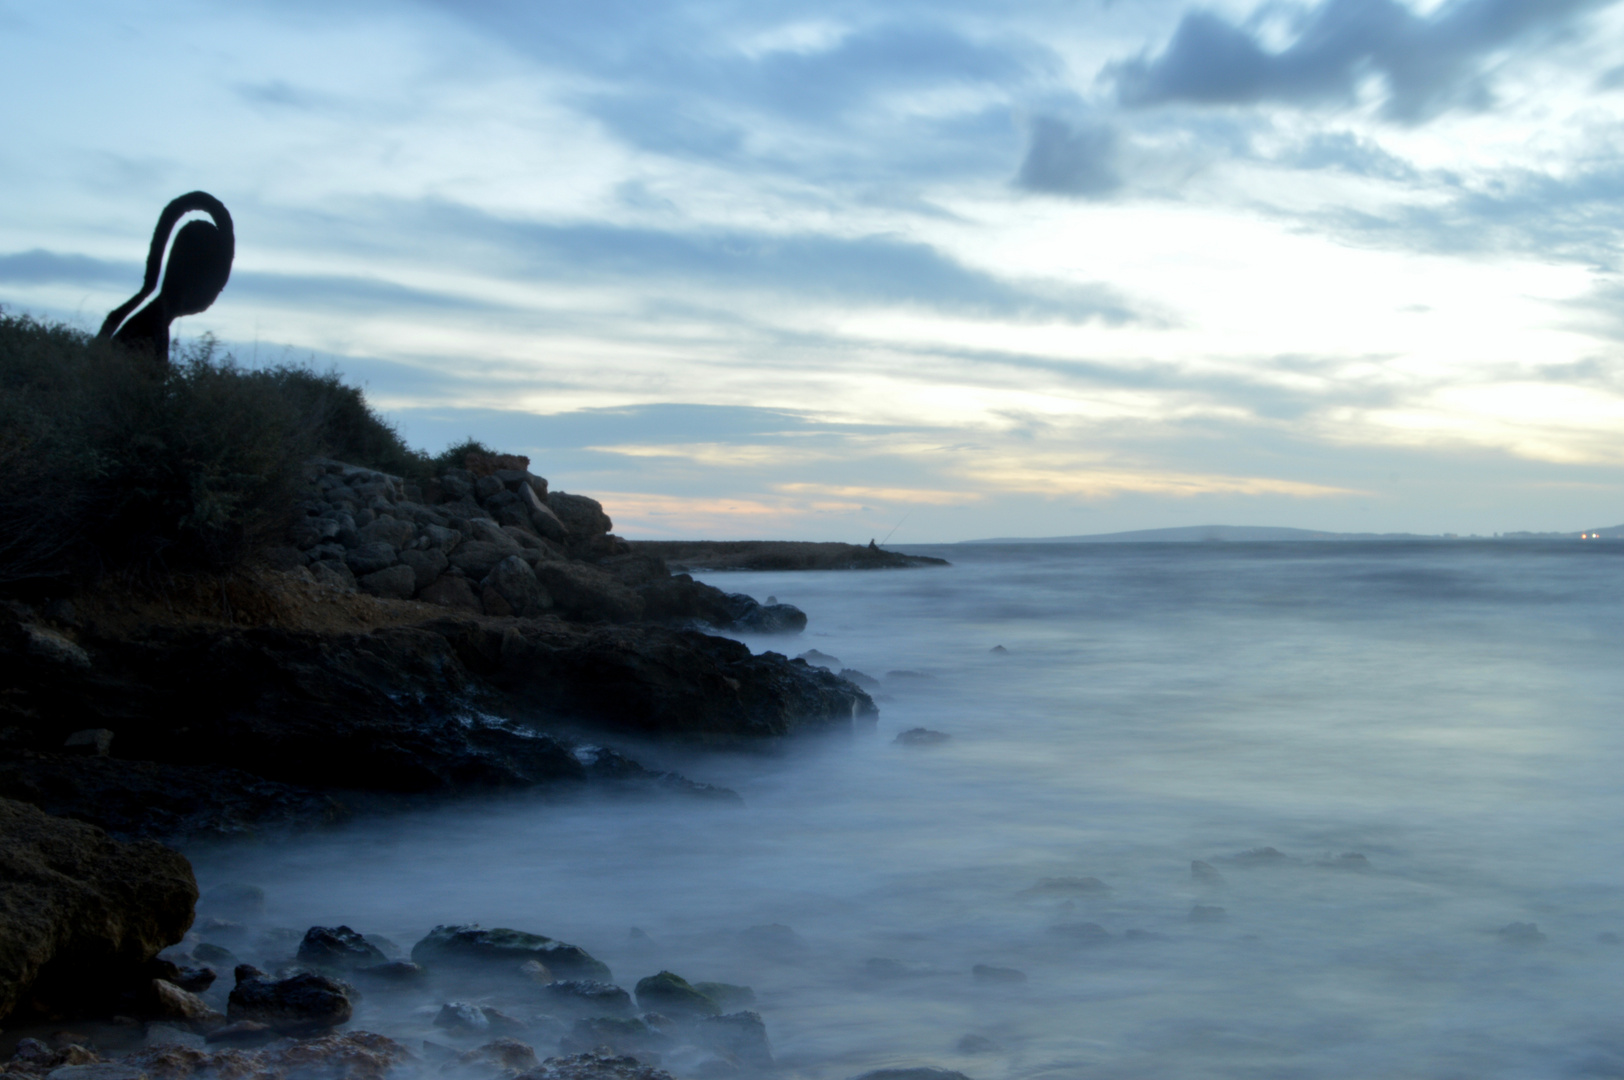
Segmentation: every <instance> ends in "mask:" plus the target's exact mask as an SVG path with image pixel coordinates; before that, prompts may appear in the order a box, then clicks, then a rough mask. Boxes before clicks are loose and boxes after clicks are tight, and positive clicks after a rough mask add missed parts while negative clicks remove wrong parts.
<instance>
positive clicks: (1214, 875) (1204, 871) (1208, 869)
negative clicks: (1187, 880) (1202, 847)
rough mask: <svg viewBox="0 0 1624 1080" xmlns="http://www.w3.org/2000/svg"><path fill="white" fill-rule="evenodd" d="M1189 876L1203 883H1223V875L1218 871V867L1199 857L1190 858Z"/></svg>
mask: <svg viewBox="0 0 1624 1080" xmlns="http://www.w3.org/2000/svg"><path fill="white" fill-rule="evenodd" d="M1190 876H1191V877H1193V878H1195V880H1197V881H1199V882H1201V884H1203V885H1222V884H1223V883H1224V875H1222V874H1220V873H1219V872H1218V868H1217V867H1216V866H1213V865H1212V864H1211V863H1206V862H1202V861H1201V860H1200V859H1192V860H1190Z"/></svg>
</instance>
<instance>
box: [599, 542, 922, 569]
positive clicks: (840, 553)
mask: <svg viewBox="0 0 1624 1080" xmlns="http://www.w3.org/2000/svg"><path fill="white" fill-rule="evenodd" d="M630 546H631V550H632V551H633V552H634V553H635V554H640V555H652V556H656V557H658V558H660V559H663V560H665V561H666V562H667V563H668V564H670V566H671V567H672V569H673V570H682V571H690V572H691V571H696V570H903V569H909V568H913V567H923V566H949V565H951V564H950V563H949V562H948V561H947V560H946V559H938V558H935V557H933V556H930V555H905V554H903V553H902V552H900V551H887V550H886V549H885V548H882V547H878V546H875V545H874V544H872V543H870V544H869V545H867V546H864V545H861V544H839V543H814V542H808V541H802V540H633V541H630Z"/></svg>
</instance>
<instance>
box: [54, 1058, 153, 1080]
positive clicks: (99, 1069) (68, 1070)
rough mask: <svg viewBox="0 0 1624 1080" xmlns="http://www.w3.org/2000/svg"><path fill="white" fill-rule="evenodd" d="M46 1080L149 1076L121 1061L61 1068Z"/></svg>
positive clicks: (142, 1078) (140, 1078)
mask: <svg viewBox="0 0 1624 1080" xmlns="http://www.w3.org/2000/svg"><path fill="white" fill-rule="evenodd" d="M45 1080H147V1074H146V1073H145V1072H144V1071H142V1070H141V1069H138V1068H136V1067H135V1066H133V1065H127V1064H125V1063H123V1062H120V1061H102V1062H97V1063H95V1064H91V1065H62V1066H59V1067H57V1068H55V1069H52V1070H51V1071H50V1072H48V1073H46V1074H45Z"/></svg>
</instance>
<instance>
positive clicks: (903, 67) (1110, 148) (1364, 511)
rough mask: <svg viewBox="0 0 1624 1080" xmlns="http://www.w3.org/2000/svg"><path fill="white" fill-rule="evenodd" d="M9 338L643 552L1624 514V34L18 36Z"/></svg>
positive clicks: (1344, 11)
mask: <svg viewBox="0 0 1624 1080" xmlns="http://www.w3.org/2000/svg"><path fill="white" fill-rule="evenodd" d="M0 97H3V99H4V100H5V101H7V102H8V103H9V104H10V108H8V109H7V120H6V129H7V136H6V137H5V138H4V139H0V207H3V208H4V209H3V210H0V306H3V307H4V308H5V309H6V310H7V311H8V312H10V313H13V314H18V313H29V314H32V315H34V316H36V317H39V318H44V319H55V320H61V321H66V322H68V323H71V324H73V325H76V326H79V327H82V328H84V329H87V330H94V329H95V328H96V327H97V326H99V325H100V322H101V319H102V317H103V315H105V313H106V312H107V311H108V310H109V309H111V308H112V307H114V306H116V305H117V304H119V303H120V302H122V301H123V300H124V299H126V298H127V297H128V296H129V295H131V294H132V293H133V292H134V291H135V290H136V288H137V286H138V285H139V282H140V276H141V274H140V267H141V264H142V261H143V259H144V257H145V252H146V245H147V243H148V239H149V237H150V234H151V229H152V227H153V223H154V222H155V221H156V219H157V215H158V211H159V210H160V209H161V208H162V207H163V205H164V204H165V203H167V202H168V201H169V200H170V199H171V198H173V197H174V196H176V195H179V194H181V193H183V192H186V191H191V190H194V189H203V190H206V191H209V192H211V193H212V194H214V195H216V196H218V197H219V198H220V199H221V200H223V201H224V202H225V204H226V205H227V206H228V207H229V208H230V209H231V212H232V215H233V218H234V220H235V223H236V233H237V259H236V264H235V269H234V270H233V273H232V277H231V281H230V283H229V284H228V285H227V287H226V289H225V291H224V293H223V294H222V295H221V297H220V298H219V300H218V301H217V302H216V303H215V305H214V306H213V307H212V308H211V309H210V310H209V311H207V312H205V313H203V314H201V315H197V316H193V317H189V318H186V319H182V320H180V321H178V322H177V323H176V324H175V327H174V330H175V333H176V335H177V337H179V338H182V339H195V338H196V337H198V336H200V335H202V334H205V333H208V334H213V335H215V336H216V337H218V338H219V339H220V340H221V341H223V342H225V343H226V345H227V346H228V348H229V349H230V350H231V351H232V353H233V355H235V356H236V358H237V359H238V360H239V361H240V362H241V363H243V364H250V365H255V364H273V363H295V364H311V365H314V366H315V367H317V368H319V369H322V370H326V369H328V368H330V367H336V368H337V369H338V370H340V371H342V372H343V373H344V374H345V375H346V377H348V378H350V379H352V380H354V381H356V382H359V383H361V384H363V385H365V387H366V389H367V393H368V395H369V398H370V400H372V401H373V402H374V403H375V404H376V405H377V406H378V407H379V408H380V409H381V410H382V411H384V412H385V414H386V415H387V416H388V417H389V418H390V419H391V420H393V421H394V422H395V423H397V424H398V426H399V428H400V431H401V433H402V434H403V435H404V436H405V437H406V438H407V440H408V441H409V442H411V443H412V444H413V445H416V446H419V447H422V448H424V449H427V450H430V451H436V452H437V451H439V450H440V449H443V448H444V447H445V446H447V445H449V444H450V443H452V442H454V441H459V440H461V439H463V438H465V437H468V436H473V437H475V438H479V439H481V440H482V441H484V442H486V443H489V444H491V445H494V446H497V447H499V448H501V449H505V450H508V451H511V452H516V453H524V454H527V455H529V456H530V457H531V459H532V469H533V471H535V472H537V473H538V474H540V475H543V476H546V477H548V479H549V480H550V481H551V482H552V485H553V486H554V487H555V488H558V489H562V490H567V491H575V492H580V493H583V494H589V495H592V496H594V497H595V498H598V499H599V500H600V501H602V502H603V503H604V505H605V508H606V510H607V511H608V512H609V514H610V515H611V517H612V518H613V519H614V521H615V524H616V531H617V532H619V533H621V534H622V535H625V536H628V537H632V538H659V537H715V538H794V539H839V540H849V541H855V542H859V543H865V542H867V541H868V540H869V539H870V538H871V537H877V538H884V537H890V538H891V540H892V542H893V543H896V544H906V543H925V542H940V541H956V540H965V539H974V538H978V537H988V536H1058V535H1075V534H1086V533H1100V532H1110V531H1116V530H1126V529H1144V528H1158V527H1165V526H1183V525H1202V524H1233V525H1281V526H1296V527H1300V528H1312V529H1326V530H1335V531H1356V532H1392V531H1411V532H1423V533H1440V532H1455V533H1460V534H1470V533H1482V534H1490V533H1495V532H1504V531H1513V530H1577V529H1582V528H1590V527H1596V526H1606V525H1613V524H1617V523H1619V522H1624V437H1621V435H1624V279H1621V278H1620V251H1619V248H1620V240H1621V237H1624V233H1621V227H1624V3H1619V2H1601V0H1444V2H1441V3H1440V2H1437V0H1308V2H1301V3H1293V2H1263V3H1258V2H1255V0H1217V2H1213V3H1204V4H1203V3H1190V2H1187V0H1028V2H1022V0H1002V2H998V3H992V2H984V0H982V2H977V0H930V2H928V3H925V2H917V0H885V2H874V0H869V2H866V3H861V4H857V3H850V2H848V0H817V2H816V3H812V2H808V0H752V2H749V3H742V2H737V0H670V2H659V0H638V2H635V3H633V2H627V0H598V2H597V3H593V4H581V3H559V2H550V0H458V2H455V3H451V2H444V3H439V2H415V0H390V2H389V3H372V2H366V0H362V2H345V0H322V2H321V3H313V2H307V0H277V2H275V3H263V2H259V0H242V2H239V3H235V4H231V5H221V4H200V3H199V4H192V3H180V2H170V0H149V2H144V3H141V4H129V3H122V4H121V3H106V2H97V0H82V2H75V3H73V4H51V5H46V4H40V3H18V2H14V0H0Z"/></svg>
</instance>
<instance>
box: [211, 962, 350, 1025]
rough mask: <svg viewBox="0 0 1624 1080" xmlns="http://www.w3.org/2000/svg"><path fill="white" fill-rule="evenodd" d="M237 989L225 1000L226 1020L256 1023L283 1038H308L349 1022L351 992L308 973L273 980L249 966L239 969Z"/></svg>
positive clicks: (321, 977)
mask: <svg viewBox="0 0 1624 1080" xmlns="http://www.w3.org/2000/svg"><path fill="white" fill-rule="evenodd" d="M236 974H237V985H236V986H235V987H234V988H233V989H232V991H231V996H230V997H229V998H227V999H226V1016H228V1017H229V1018H230V1019H232V1020H254V1021H257V1022H259V1023H262V1024H266V1025H269V1026H270V1027H272V1028H274V1029H275V1030H277V1031H278V1032H281V1033H283V1034H289V1035H292V1034H308V1033H311V1032H317V1031H323V1030H325V1029H327V1028H332V1027H337V1026H338V1025H339V1024H342V1023H345V1022H346V1021H348V1020H349V1018H350V1013H351V1012H352V1006H351V1004H350V988H349V987H348V986H346V985H345V984H344V983H341V982H339V981H338V980H337V979H329V978H328V977H327V976H325V975H313V974H310V973H309V972H305V973H302V974H299V975H295V976H293V977H292V978H289V979H272V978H271V977H270V976H268V975H266V974H265V973H264V972H263V971H260V970H259V969H258V968H256V967H253V966H251V965H249V964H239V965H238V966H237V972H236Z"/></svg>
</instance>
